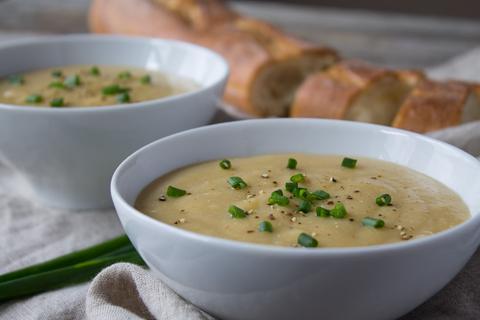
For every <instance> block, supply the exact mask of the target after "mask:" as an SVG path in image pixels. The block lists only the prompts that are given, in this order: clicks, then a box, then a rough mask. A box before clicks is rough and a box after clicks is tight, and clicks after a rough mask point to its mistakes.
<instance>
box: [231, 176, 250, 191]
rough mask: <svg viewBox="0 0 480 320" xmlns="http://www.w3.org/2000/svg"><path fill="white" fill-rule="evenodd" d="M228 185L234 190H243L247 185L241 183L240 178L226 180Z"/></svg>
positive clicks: (243, 182)
mask: <svg viewBox="0 0 480 320" xmlns="http://www.w3.org/2000/svg"><path fill="white" fill-rule="evenodd" d="M227 182H228V184H229V185H230V186H231V187H232V188H233V189H236V190H239V189H243V188H246V187H247V183H246V182H245V181H243V179H242V178H240V177H230V178H228V180H227Z"/></svg>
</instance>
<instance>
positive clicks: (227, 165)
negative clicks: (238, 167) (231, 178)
mask: <svg viewBox="0 0 480 320" xmlns="http://www.w3.org/2000/svg"><path fill="white" fill-rule="evenodd" d="M218 165H219V166H220V168H222V169H224V170H228V169H230V168H231V167H232V163H231V162H230V160H228V159H223V160H222V161H220V162H219V163H218Z"/></svg>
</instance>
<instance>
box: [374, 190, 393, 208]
mask: <svg viewBox="0 0 480 320" xmlns="http://www.w3.org/2000/svg"><path fill="white" fill-rule="evenodd" d="M391 202H392V197H391V196H390V195H389V194H388V193H384V194H382V195H380V196H378V197H377V198H376V199H375V203H376V204H377V205H379V206H380V207H383V206H388V205H389V204H390V203H391Z"/></svg>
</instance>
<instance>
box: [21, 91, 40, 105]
mask: <svg viewBox="0 0 480 320" xmlns="http://www.w3.org/2000/svg"><path fill="white" fill-rule="evenodd" d="M42 101H43V97H42V96H41V95H39V94H35V93H34V94H31V95H29V96H28V97H27V98H26V99H25V102H27V103H41V102H42Z"/></svg>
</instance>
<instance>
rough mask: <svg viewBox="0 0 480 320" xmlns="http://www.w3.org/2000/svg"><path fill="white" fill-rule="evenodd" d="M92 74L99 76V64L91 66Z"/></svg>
mask: <svg viewBox="0 0 480 320" xmlns="http://www.w3.org/2000/svg"><path fill="white" fill-rule="evenodd" d="M90 74H91V75H92V76H95V77H97V76H99V75H100V69H99V68H98V67H97V66H93V67H91V68H90Z"/></svg>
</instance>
